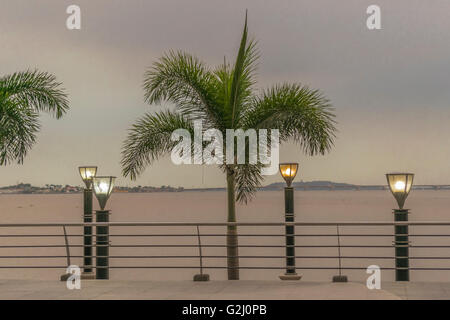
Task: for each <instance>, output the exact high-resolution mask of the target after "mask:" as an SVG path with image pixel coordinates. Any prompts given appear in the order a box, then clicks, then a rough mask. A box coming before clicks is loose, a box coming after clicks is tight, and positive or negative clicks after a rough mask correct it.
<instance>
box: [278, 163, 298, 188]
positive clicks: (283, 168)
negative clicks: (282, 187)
mask: <svg viewBox="0 0 450 320" xmlns="http://www.w3.org/2000/svg"><path fill="white" fill-rule="evenodd" d="M279 167H280V173H281V176H282V177H283V179H284V180H285V181H286V184H287V186H288V187H290V186H291V184H292V181H294V178H295V176H296V175H297V171H298V163H294V162H292V163H280V166H279Z"/></svg>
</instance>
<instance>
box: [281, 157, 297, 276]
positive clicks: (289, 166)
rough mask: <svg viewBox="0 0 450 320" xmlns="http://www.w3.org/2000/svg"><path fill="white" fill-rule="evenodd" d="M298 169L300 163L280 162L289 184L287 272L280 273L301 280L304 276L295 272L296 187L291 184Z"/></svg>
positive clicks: (282, 174)
mask: <svg viewBox="0 0 450 320" xmlns="http://www.w3.org/2000/svg"><path fill="white" fill-rule="evenodd" d="M297 171H298V163H280V173H281V176H282V177H283V179H284V180H285V181H286V184H287V186H286V187H285V188H284V208H285V210H284V212H285V222H286V227H285V232H286V273H284V274H282V275H280V279H281V280H299V279H301V277H302V276H301V275H299V274H297V273H296V272H295V226H294V188H293V187H291V184H292V181H293V180H294V178H295V176H296V175H297Z"/></svg>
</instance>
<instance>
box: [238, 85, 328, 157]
mask: <svg viewBox="0 0 450 320" xmlns="http://www.w3.org/2000/svg"><path fill="white" fill-rule="evenodd" d="M333 110H334V109H333V107H332V105H331V104H330V102H329V100H328V99H327V98H326V97H325V96H324V95H323V94H322V93H321V92H320V91H318V90H312V89H309V88H308V87H307V86H302V85H299V84H283V85H277V86H274V87H272V88H270V89H268V90H266V91H264V92H263V94H262V95H261V96H259V97H256V98H255V99H254V101H253V104H252V107H251V108H249V110H248V112H247V113H246V115H245V127H248V128H256V129H263V128H264V129H278V130H279V131H280V139H281V140H282V141H286V140H288V139H293V140H294V141H295V142H296V143H298V144H299V145H300V146H301V147H302V148H303V150H304V151H305V152H306V153H307V154H310V155H314V154H318V153H320V154H324V153H325V152H327V151H329V150H330V149H331V147H332V146H333V143H334V138H335V132H336V127H335V124H336V121H335V115H334V113H333Z"/></svg>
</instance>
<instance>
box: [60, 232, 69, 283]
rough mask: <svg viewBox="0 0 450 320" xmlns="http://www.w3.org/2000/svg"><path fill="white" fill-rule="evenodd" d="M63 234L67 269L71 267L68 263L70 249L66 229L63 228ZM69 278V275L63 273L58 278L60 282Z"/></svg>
mask: <svg viewBox="0 0 450 320" xmlns="http://www.w3.org/2000/svg"><path fill="white" fill-rule="evenodd" d="M62 228H63V233H64V244H65V246H66V259H67V267H69V266H70V265H71V263H70V248H69V239H68V237H67V232H66V227H65V226H63V227H62ZM69 277H70V274H69V273H65V274H63V275H62V276H61V277H60V280H61V281H66V280H67V279H68V278H69Z"/></svg>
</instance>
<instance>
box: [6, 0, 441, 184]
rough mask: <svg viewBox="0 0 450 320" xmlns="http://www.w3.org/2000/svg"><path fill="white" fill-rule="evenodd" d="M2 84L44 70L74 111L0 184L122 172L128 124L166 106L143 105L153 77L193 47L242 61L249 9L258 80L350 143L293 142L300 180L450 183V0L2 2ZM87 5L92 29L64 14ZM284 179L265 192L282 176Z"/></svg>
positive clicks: (155, 171)
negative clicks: (372, 26)
mask: <svg viewBox="0 0 450 320" xmlns="http://www.w3.org/2000/svg"><path fill="white" fill-rule="evenodd" d="M0 4H1V6H0V7H1V8H2V9H1V10H0V75H6V74H8V73H12V72H15V71H21V70H26V69H27V68H31V69H34V68H38V69H39V70H43V71H48V72H51V73H53V74H55V75H56V76H57V79H58V80H59V81H61V82H62V83H63V85H64V87H65V88H66V90H67V92H68V94H69V99H70V111H69V112H68V114H67V115H66V116H65V117H64V118H63V119H61V120H55V119H53V118H51V117H48V116H42V117H41V121H42V131H41V132H40V133H39V135H38V143H37V144H36V145H35V146H34V148H33V149H32V151H31V152H30V153H29V155H28V157H27V158H26V159H25V163H24V165H20V166H18V165H10V166H6V167H1V168H0V185H9V184H15V183H17V182H30V183H32V184H35V185H43V184H45V183H58V184H80V182H81V181H80V178H79V176H78V173H77V169H76V168H77V166H79V165H83V164H95V165H98V166H99V173H100V174H102V175H117V176H118V177H121V168H120V158H121V155H120V152H121V145H122V142H123V140H124V139H125V137H126V134H127V129H128V128H129V127H130V125H131V124H132V123H133V122H134V121H135V120H136V119H137V118H139V117H140V116H142V115H143V114H144V113H145V112H149V111H157V110H160V109H161V108H167V107H168V105H163V106H150V105H147V104H145V103H144V101H143V94H144V93H143V90H142V80H143V74H144V72H145V70H146V68H148V67H149V66H150V65H151V64H152V63H153V62H154V61H155V60H156V59H157V58H158V57H160V56H161V55H162V54H163V53H164V51H167V50H169V49H181V50H185V51H187V52H190V53H192V54H195V55H197V56H198V57H199V58H201V59H202V60H204V61H205V62H206V63H208V64H211V65H216V64H219V63H221V62H222V61H223V56H224V55H225V56H227V58H228V60H232V59H234V57H235V54H236V50H237V47H238V45H239V40H240V36H241V31H242V26H243V20H244V14H245V9H246V8H248V10H249V32H250V34H251V35H252V36H253V37H254V38H256V39H257V40H258V41H259V48H260V50H261V60H260V68H259V72H258V81H259V82H258V85H259V86H260V87H261V88H263V87H266V86H268V85H270V84H274V83H277V82H285V81H290V82H301V83H304V84H308V85H309V86H311V87H313V88H319V89H321V90H322V91H323V92H324V93H325V94H326V96H327V97H328V98H329V99H330V100H331V101H332V103H333V105H334V106H335V108H336V114H337V121H338V128H339V133H338V139H337V140H336V144H335V148H334V149H333V150H332V151H331V153H329V154H328V155H326V156H316V157H307V156H305V155H303V154H302V153H301V152H300V150H299V148H298V147H296V146H295V145H285V146H284V147H282V149H281V154H280V160H281V161H297V162H299V163H300V173H299V176H298V178H297V179H299V180H300V179H303V180H333V181H339V182H349V183H359V184H381V183H385V178H384V173H386V172H388V171H394V170H407V171H411V172H415V173H416V181H417V183H435V184H437V183H450V161H449V156H450V147H449V137H450V125H449V119H450V108H449V102H450V88H449V86H450V19H449V15H448V13H449V12H450V1H448V0H441V1H439V0H434V1H420V0H417V1H413V0H402V1H400V0H396V1H392V0H391V1H379V0H371V1H364V0H355V1H351V0H345V1H344V0H342V1H336V0H328V1H318V0H304V1H302V0H294V1H287V0H270V1H263V0H251V1H223V0H222V1H216V0H177V1H175V0H161V1H159V0H147V1H143V0H127V1H119V0H115V1H114V0H95V1H92V0H90V1H88V0H79V1H74V0H72V1H65V0H64V1H62V0H53V1H50V0H39V1H37V0H36V1H30V0H0ZM70 4H77V5H79V6H80V7H81V19H82V22H81V23H82V24H81V30H68V29H67V28H66V25H65V21H66V19H67V17H68V15H67V14H66V8H67V6H69V5H70ZM370 4H378V5H379V6H380V7H381V19H382V30H372V31H371V30H368V29H367V27H366V19H367V14H366V9H367V7H368V6H369V5H370ZM280 180H281V179H280V177H279V176H278V175H277V176H273V177H269V178H267V179H266V181H265V183H271V182H275V181H280ZM118 183H119V184H121V185H133V184H141V185H154V186H160V185H168V184H169V185H172V186H184V187H212V186H223V185H224V184H225V177H224V176H222V174H221V172H220V171H218V170H217V169H215V168H214V167H211V166H210V167H206V168H203V169H202V167H200V166H175V165H173V164H172V163H171V162H170V160H169V158H164V159H161V160H160V161H159V162H157V163H155V164H154V165H153V166H152V167H150V168H148V169H147V170H146V171H145V173H144V174H143V175H142V176H141V177H140V178H139V179H138V180H137V181H136V182H131V181H130V180H129V179H125V178H122V177H121V178H120V179H119V181H118Z"/></svg>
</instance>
